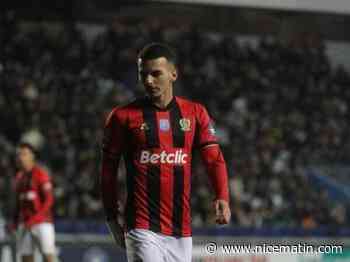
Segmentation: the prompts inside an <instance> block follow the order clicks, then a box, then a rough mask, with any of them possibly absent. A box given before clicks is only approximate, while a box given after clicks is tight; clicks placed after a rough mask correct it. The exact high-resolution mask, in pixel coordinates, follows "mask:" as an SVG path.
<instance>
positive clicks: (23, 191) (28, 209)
mask: <svg viewBox="0 0 350 262" xmlns="http://www.w3.org/2000/svg"><path fill="white" fill-rule="evenodd" d="M38 176H40V173H39V172H38V170H37V169H34V170H33V171H32V172H29V173H24V172H18V173H17V175H16V193H17V196H18V199H19V208H20V214H21V216H22V218H23V219H26V218H28V217H30V216H32V215H34V214H35V212H36V211H37V210H38V209H39V208H40V205H41V197H42V196H41V192H40V184H39V180H38Z"/></svg>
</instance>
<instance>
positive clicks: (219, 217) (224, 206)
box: [214, 199, 231, 225]
mask: <svg viewBox="0 0 350 262" xmlns="http://www.w3.org/2000/svg"><path fill="white" fill-rule="evenodd" d="M214 207H215V221H216V223H217V224H219V225H224V224H228V223H230V219H231V210H230V206H229V204H228V202H227V201H226V200H223V199H217V200H215V201H214Z"/></svg>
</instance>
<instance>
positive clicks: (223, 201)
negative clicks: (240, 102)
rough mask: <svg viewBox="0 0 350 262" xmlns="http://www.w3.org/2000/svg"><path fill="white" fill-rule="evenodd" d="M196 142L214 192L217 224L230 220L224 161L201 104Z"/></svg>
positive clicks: (210, 122) (198, 113)
mask: <svg viewBox="0 0 350 262" xmlns="http://www.w3.org/2000/svg"><path fill="white" fill-rule="evenodd" d="M196 116H197V125H198V126H197V130H196V144H197V146H198V147H199V150H200V153H201V158H202V161H203V164H204V165H205V167H206V170H207V173H208V175H209V179H210V183H211V185H212V187H213V189H214V192H215V200H214V207H215V215H216V222H217V223H218V224H227V223H229V222H230V218H231V211H230V206H229V190H228V175H227V168H226V162H225V159H224V157H223V154H222V151H221V149H220V146H219V144H218V141H217V137H216V135H215V129H214V126H213V123H212V120H211V119H210V117H209V115H208V113H207V111H206V110H205V108H204V107H203V106H198V107H197V114H196Z"/></svg>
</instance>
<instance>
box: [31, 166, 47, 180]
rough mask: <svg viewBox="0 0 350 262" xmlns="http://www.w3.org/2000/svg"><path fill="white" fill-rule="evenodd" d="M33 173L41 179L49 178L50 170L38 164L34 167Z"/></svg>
mask: <svg viewBox="0 0 350 262" xmlns="http://www.w3.org/2000/svg"><path fill="white" fill-rule="evenodd" d="M33 175H34V176H36V177H37V178H39V179H43V178H49V171H48V169H47V168H46V167H44V166H42V165H36V166H35V167H34V168H33Z"/></svg>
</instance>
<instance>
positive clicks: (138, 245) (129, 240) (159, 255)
mask: <svg viewBox="0 0 350 262" xmlns="http://www.w3.org/2000/svg"><path fill="white" fill-rule="evenodd" d="M125 240H126V253H127V257H128V262H141V261H142V262H164V261H166V260H165V257H164V246H163V245H162V243H160V241H159V239H158V238H157V235H156V234H155V233H154V232H151V231H149V230H144V229H133V230H130V231H129V232H128V233H127V235H126V239H125Z"/></svg>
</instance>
